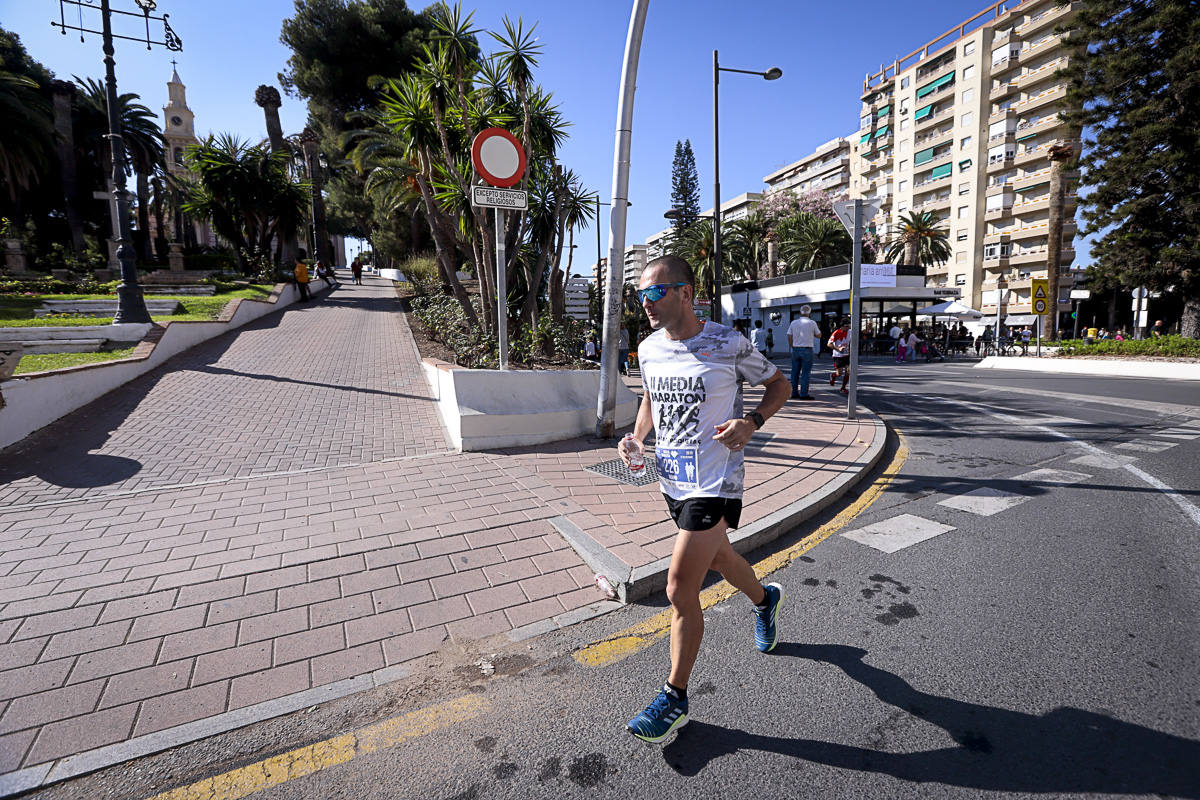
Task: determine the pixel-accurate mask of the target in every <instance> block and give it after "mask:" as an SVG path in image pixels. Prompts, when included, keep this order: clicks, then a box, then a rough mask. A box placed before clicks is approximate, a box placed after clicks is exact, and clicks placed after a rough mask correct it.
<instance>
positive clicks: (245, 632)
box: [238, 606, 308, 644]
mask: <svg viewBox="0 0 1200 800" xmlns="http://www.w3.org/2000/svg"><path fill="white" fill-rule="evenodd" d="M307 629H308V608H307V607H305V606H301V607H299V608H289V609H286V610H284V611H276V612H274V613H272V614H263V615H262V616H261V617H248V618H246V619H243V620H242V621H241V622H240V623H239V628H238V642H239V643H240V644H249V643H250V642H257V641H261V640H263V639H270V638H273V637H276V636H284V635H286V634H289V633H296V632H297V631H303V630H307Z"/></svg>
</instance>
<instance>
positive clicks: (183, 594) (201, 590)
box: [175, 577, 246, 606]
mask: <svg viewBox="0 0 1200 800" xmlns="http://www.w3.org/2000/svg"><path fill="white" fill-rule="evenodd" d="M245 586H246V579H245V578H242V577H237V578H226V579H225V580H219V581H212V582H211V583H201V584H196V585H194V586H184V587H181V588H180V590H179V597H178V598H176V600H175V605H177V606H190V605H193V604H196V603H211V602H212V601H214V600H223V599H225V598H227V597H237V596H238V595H241V594H242V593H243V589H244V587H245Z"/></svg>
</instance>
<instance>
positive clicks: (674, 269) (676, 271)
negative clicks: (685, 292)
mask: <svg viewBox="0 0 1200 800" xmlns="http://www.w3.org/2000/svg"><path fill="white" fill-rule="evenodd" d="M656 267H657V268H659V269H660V271H665V273H666V274H665V276H664V277H665V278H666V279H667V280H666V282H667V283H675V282H677V281H682V282H684V283H686V284H687V285H688V286H691V287H692V291H693V292H694V291H695V289H696V273H695V272H693V271H692V265H691V264H689V263H688V262H686V261H684V260H683V259H682V258H680V257H679V256H659V257H658V258H656V259H654V260H653V261H651V262H650V263H649V264H647V265H646V269H645V270H643V271H644V272H648V271H649V270H651V269H654V268H656Z"/></svg>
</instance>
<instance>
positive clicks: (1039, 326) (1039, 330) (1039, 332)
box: [1034, 314, 1042, 358]
mask: <svg viewBox="0 0 1200 800" xmlns="http://www.w3.org/2000/svg"><path fill="white" fill-rule="evenodd" d="M1034 324H1035V325H1037V335H1038V349H1037V355H1038V358H1041V357H1042V315H1041V314H1038V317H1037V322H1035V323H1034Z"/></svg>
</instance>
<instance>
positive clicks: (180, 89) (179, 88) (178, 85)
mask: <svg viewBox="0 0 1200 800" xmlns="http://www.w3.org/2000/svg"><path fill="white" fill-rule="evenodd" d="M171 63H172V66H174V63H175V62H171ZM186 92H187V87H186V86H184V85H183V81H181V80H180V79H179V70H177V69H172V71H171V80H170V81H168V82H167V104H166V105H165V106H163V119H165V120H166V124H165V125H164V126H163V137H164V138H165V139H166V140H167V171H168V172H171V173H173V174H175V173H180V172H183V169H184V167H183V151H184V149H185V148H187V146H188V145H190V144H196V143H197V141H198V140H197V139H196V131H195V127H194V125H195V115H194V114H192V110H191V109H190V108H188V105H187V94H186Z"/></svg>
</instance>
